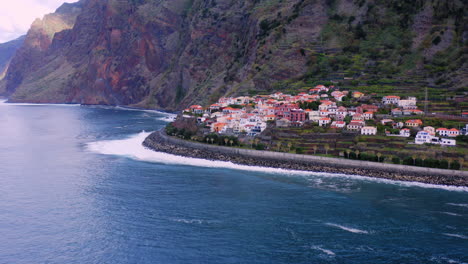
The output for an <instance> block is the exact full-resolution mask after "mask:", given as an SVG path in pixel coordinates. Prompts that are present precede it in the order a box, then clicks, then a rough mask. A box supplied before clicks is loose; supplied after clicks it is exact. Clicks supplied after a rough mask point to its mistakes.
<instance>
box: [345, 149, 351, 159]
mask: <svg viewBox="0 0 468 264" xmlns="http://www.w3.org/2000/svg"><path fill="white" fill-rule="evenodd" d="M350 153H351V150H349V149H347V150H346V154H348V155H347V156H348V159H349V154H350Z"/></svg>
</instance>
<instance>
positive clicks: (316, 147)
mask: <svg viewBox="0 0 468 264" xmlns="http://www.w3.org/2000/svg"><path fill="white" fill-rule="evenodd" d="M312 149H313V150H314V155H315V154H316V153H317V149H318V146H317V145H314V146H313V147H312Z"/></svg>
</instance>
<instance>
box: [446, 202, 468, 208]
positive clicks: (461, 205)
mask: <svg viewBox="0 0 468 264" xmlns="http://www.w3.org/2000/svg"><path fill="white" fill-rule="evenodd" d="M447 204H448V205H452V206H458V207H466V208H468V204H459V203H447Z"/></svg>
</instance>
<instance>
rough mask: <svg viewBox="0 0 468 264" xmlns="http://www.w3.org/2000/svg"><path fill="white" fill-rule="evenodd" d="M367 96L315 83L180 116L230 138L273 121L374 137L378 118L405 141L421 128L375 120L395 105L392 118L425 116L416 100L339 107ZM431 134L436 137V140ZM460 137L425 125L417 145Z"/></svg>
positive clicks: (192, 108) (415, 122)
mask: <svg viewBox="0 0 468 264" xmlns="http://www.w3.org/2000/svg"><path fill="white" fill-rule="evenodd" d="M365 96H366V95H365V94H364V93H362V92H358V91H354V92H351V91H340V90H339V89H336V88H335V87H334V86H330V87H326V86H324V85H317V86H316V87H315V88H312V89H310V90H309V92H308V93H306V92H301V93H299V94H297V95H290V94H283V93H281V92H277V93H274V94H270V95H256V96H241V97H222V98H220V99H219V100H218V102H217V103H215V104H212V105H210V106H209V107H207V108H203V107H202V106H200V105H192V106H190V107H189V108H187V109H185V110H184V112H185V113H186V114H194V115H197V116H198V117H197V118H198V122H200V123H204V124H205V125H206V126H207V127H209V128H210V132H212V133H220V134H231V135H236V134H240V133H245V134H247V135H250V136H256V135H258V134H260V133H261V132H263V131H264V130H265V129H266V127H267V123H268V122H274V123H275V124H276V126H277V127H301V126H303V124H304V123H305V122H311V123H316V124H317V125H318V126H320V127H329V128H334V129H343V130H348V131H355V132H357V133H360V134H362V135H376V134H377V127H376V126H375V124H376V123H377V121H378V120H379V121H380V123H381V124H382V125H385V126H391V127H392V128H393V129H399V133H398V134H390V133H389V132H388V131H386V134H387V135H388V136H400V137H409V136H410V135H411V130H410V129H414V128H420V127H422V126H423V121H422V120H421V119H418V118H415V119H409V120H406V121H405V122H394V121H393V120H392V119H390V118H389V117H390V116H389V115H386V116H387V117H386V118H377V112H379V110H380V109H381V108H382V107H385V108H388V107H389V106H390V107H393V109H392V110H391V115H392V116H394V117H399V116H405V115H413V116H415V117H416V116H417V115H420V114H424V112H423V111H421V110H419V109H418V108H417V104H416V103H417V99H416V98H415V97H408V98H405V99H402V98H401V97H400V96H395V95H390V96H384V97H383V98H382V102H381V103H380V104H360V105H358V106H354V107H348V108H347V107H344V106H343V104H342V102H343V100H345V99H346V98H345V97H347V98H349V99H352V98H354V99H356V100H358V101H359V98H363V97H365ZM311 104H315V106H316V107H315V109H314V110H313V109H307V106H309V105H311ZM304 106H306V107H304ZM317 106H318V107H317ZM367 123H369V124H374V125H369V124H367ZM426 128H427V129H426ZM426 133H427V135H426ZM435 134H438V135H439V137H435ZM459 134H460V131H458V130H457V129H454V128H452V129H445V128H437V129H433V131H432V130H430V129H429V127H425V128H424V130H422V131H421V132H419V133H418V134H417V136H416V141H415V143H416V144H422V143H434V144H441V145H455V140H453V139H446V138H445V137H456V136H458V135H459ZM429 137H431V138H429Z"/></svg>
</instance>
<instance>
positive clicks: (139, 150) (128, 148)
mask: <svg viewBox="0 0 468 264" xmlns="http://www.w3.org/2000/svg"><path fill="white" fill-rule="evenodd" d="M150 134H151V133H149V132H141V133H139V134H136V135H132V136H130V137H128V138H125V139H119V140H106V141H97V142H91V143H88V144H87V149H88V150H89V151H91V152H95V153H99V154H105V155H117V156H124V157H128V158H131V159H135V160H139V161H146V162H156V163H163V164H171V165H173V164H177V165H188V166H196V167H209V168H227V169H233V170H246V171H254V172H263V173H274V174H283V175H302V176H314V177H327V178H346V179H352V180H361V181H370V182H378V183H385V184H396V185H400V186H407V187H421V188H433V189H444V190H448V191H462V192H468V187H459V186H446V185H435V184H427V183H419V182H405V181H395V180H388V179H381V178H373V177H368V176H360V175H349V174H339V173H325V172H312V171H297V170H287V169H280V168H270V167H257V166H248V165H239V164H234V163H232V162H226V161H214V160H206V159H200V158H189V157H183V156H177V155H172V154H167V153H163V152H156V151H153V150H150V149H147V148H145V147H144V146H143V145H142V143H143V141H144V140H145V138H146V137H147V136H149V135H150Z"/></svg>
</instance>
